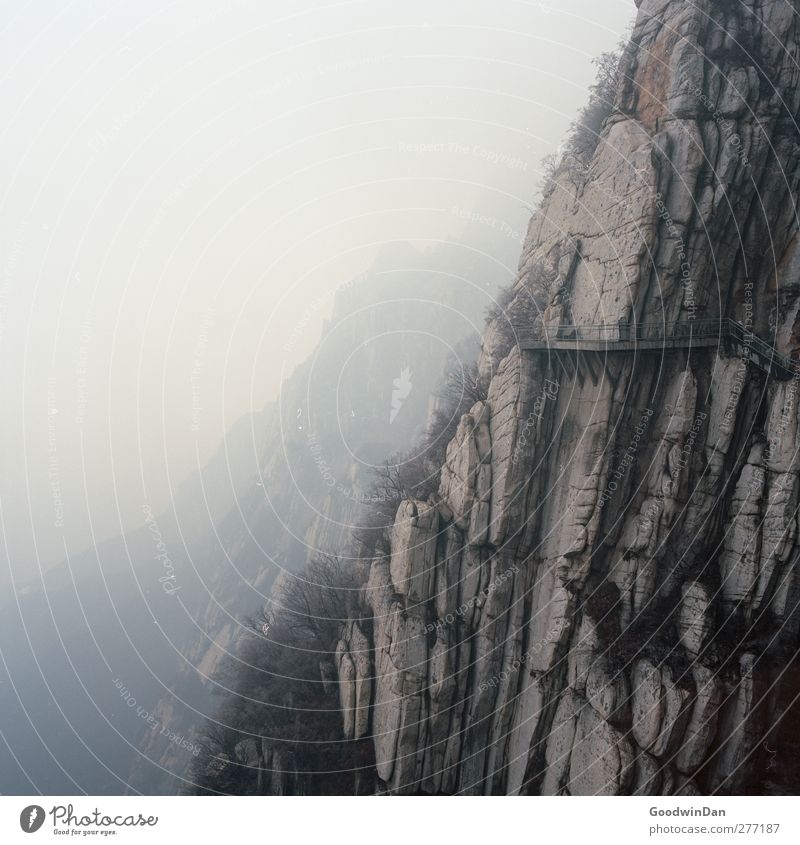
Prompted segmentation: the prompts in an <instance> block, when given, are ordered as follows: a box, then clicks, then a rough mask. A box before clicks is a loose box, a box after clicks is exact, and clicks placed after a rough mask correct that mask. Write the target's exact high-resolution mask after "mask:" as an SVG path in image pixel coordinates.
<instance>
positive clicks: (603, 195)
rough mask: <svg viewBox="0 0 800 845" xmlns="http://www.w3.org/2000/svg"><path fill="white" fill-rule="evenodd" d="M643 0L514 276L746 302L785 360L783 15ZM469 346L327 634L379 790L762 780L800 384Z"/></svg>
mask: <svg viewBox="0 0 800 845" xmlns="http://www.w3.org/2000/svg"><path fill="white" fill-rule="evenodd" d="M637 5H638V6H639V13H638V17H637V22H636V25H635V29H634V32H633V36H632V40H631V42H630V45H629V47H628V48H627V50H626V52H625V54H624V58H623V65H622V81H621V84H620V87H619V90H618V94H617V101H616V104H615V108H614V111H613V113H612V115H611V117H610V118H609V119H608V121H607V123H606V125H605V127H604V130H603V132H602V136H601V138H600V140H599V144H598V146H597V150H596V152H595V153H594V156H593V157H592V159H591V161H589V162H588V164H587V163H583V164H582V163H578V162H569V161H567V162H565V163H564V164H563V165H562V167H561V168H560V170H559V173H558V174H557V177H556V180H555V185H554V187H553V189H552V190H551V192H550V193H549V195H548V196H547V197H546V199H545V201H544V203H543V205H542V207H541V209H540V211H539V212H538V213H537V214H536V215H535V216H534V217H533V219H532V220H531V223H530V228H529V232H528V238H527V241H526V243H525V246H524V250H523V254H522V258H521V261H520V270H519V276H518V279H517V282H516V291H517V295H518V296H527V297H532V299H533V301H535V302H537V303H542V304H546V303H548V302H551V301H553V300H554V297H556V295H557V294H558V295H559V296H562V295H563V292H564V291H567V292H568V294H567V295H568V299H569V303H568V304H569V308H568V310H567V309H562V311H561V312H560V313H562V314H563V313H567V312H568V313H569V314H570V315H571V319H572V320H573V321H574V323H575V324H576V325H579V326H580V325H592V324H597V323H606V324H616V323H617V321H619V320H620V319H624V320H628V321H634V320H636V321H644V322H648V323H663V324H664V325H665V326H669V325H670V324H672V323H674V322H675V321H678V320H692V319H701V318H717V317H732V318H734V319H736V320H738V321H740V322H742V323H743V324H744V325H745V327H746V328H748V329H750V330H752V331H754V332H756V333H757V334H758V335H760V336H761V337H764V338H766V339H768V340H769V342H770V343H772V344H773V345H775V346H776V347H777V348H778V350H779V351H780V352H781V353H782V354H786V355H788V354H791V353H793V352H794V351H795V349H796V347H797V345H798V341H797V338H798V328H800V322H799V321H798V320H797V314H798V307H799V306H800V298H799V297H800V275H799V274H798V269H800V268H798V226H797V219H796V208H795V204H796V200H797V192H798V173H800V170H799V169H798V168H799V167H800V134H799V133H798V129H797V118H798V113H799V112H800V84H798V83H800V63H798V59H800V42H799V40H798V32H797V25H798V14H797V13H798V10H797V9H796V8H794V7H793V4H791V3H762V2H756V0H743V2H741V3H727V2H711V0H696V2H691V3H690V2H683V0H642V2H640V3H638V4H637ZM559 292H562V293H559ZM542 318H543V319H545V320H546V319H547V315H546V314H542ZM561 319H562V320H563V317H562V318H561ZM481 366H482V371H483V372H484V373H485V374H486V376H487V378H488V377H491V382H490V387H489V391H488V397H487V399H486V401H485V402H479V403H477V404H476V405H475V406H474V407H473V408H472V409H471V411H470V412H469V413H468V414H465V415H464V417H463V418H462V419H461V421H460V423H459V426H458V431H457V433H456V436H455V438H454V439H453V441H452V442H451V443H450V445H449V448H448V450H447V458H446V464H445V466H444V467H443V469H442V476H441V477H442V481H441V488H440V491H439V496H438V497H432V499H431V500H430V501H425V502H423V501H405V502H403V503H402V505H401V506H400V508H399V509H398V513H397V520H396V523H395V526H394V528H393V530H392V531H391V537H390V540H391V554H390V555H388V556H384V557H380V558H379V559H376V560H374V561H373V562H372V563H371V570H370V576H369V580H368V582H367V583H366V584H365V586H364V593H365V598H366V600H367V601H368V602H369V606H370V607H371V612H372V620H371V625H370V626H369V630H371V631H372V632H373V633H372V636H371V639H369V638H368V637H366V636H365V634H364V630H365V629H364V628H363V627H362V626H361V625H360V624H359V621H358V620H351V622H350V623H349V624H348V626H346V628H345V629H344V630H343V631H342V637H341V641H340V643H339V646H338V649H337V662H338V667H339V677H340V689H341V703H342V708H343V714H344V715H343V719H344V730H345V734H346V736H347V737H348V738H351V737H352V738H363V737H371V738H372V742H373V743H374V748H375V756H376V761H377V779H378V788H379V789H380V790H386V791H390V792H393V793H417V792H422V793H433V794H437V793H461V794H496V793H511V794H518V793H526V794H528V793H535V794H573V795H594V794H629V793H639V794H677V793H681V794H694V793H697V792H702V793H709V792H714V791H721V792H735V791H741V790H743V789H746V788H750V786H749V784H751V783H752V781H753V778H755V777H757V773H758V770H759V767H762V766H763V763H764V761H763V755H764V753H765V751H764V747H765V740H766V738H767V736H768V732H769V730H770V729H771V727H772V726H773V725H774V723H775V720H776V718H777V715H778V713H777V709H776V708H777V701H778V700H779V698H780V689H781V683H782V678H783V675H784V674H785V670H786V668H787V666H788V664H789V662H790V661H791V660H792V659H793V656H794V654H795V651H796V649H797V646H798V613H797V605H798V601H799V600H800V582H799V581H798V558H799V557H800V549H799V548H798V543H797V528H798V526H797V505H798V437H797V426H798V402H797V393H798V383H797V381H789V382H780V381H777V380H776V379H775V378H771V377H768V376H767V375H766V374H765V373H763V372H762V371H760V370H758V369H756V368H755V367H754V366H753V365H751V364H750V363H749V362H748V361H747V359H741V358H732V357H728V356H727V354H726V351H725V350H724V349H722V348H720V349H713V348H712V349H694V350H668V351H665V352H664V353H663V354H662V353H653V352H650V353H645V352H637V353H636V354H633V353H628V354H621V353H609V354H607V355H605V354H598V355H596V356H594V357H593V359H592V362H591V367H590V370H591V371H590V372H576V371H575V370H572V369H570V368H568V367H565V366H564V363H563V359H560V358H559V357H558V356H556V355H554V354H548V353H547V352H541V351H539V352H520V350H519V349H517V348H516V347H512V348H511V349H510V351H509V350H508V348H504V344H503V340H502V333H501V332H500V331H499V330H498V329H497V327H496V326H494V325H491V324H490V325H489V326H488V327H487V331H486V334H485V336H484V341H483V353H482V362H481Z"/></svg>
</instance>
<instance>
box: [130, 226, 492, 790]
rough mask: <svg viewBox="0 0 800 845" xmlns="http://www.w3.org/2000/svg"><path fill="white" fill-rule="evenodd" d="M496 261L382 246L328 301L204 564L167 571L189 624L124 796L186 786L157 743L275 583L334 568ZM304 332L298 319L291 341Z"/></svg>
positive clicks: (206, 699) (207, 684)
mask: <svg viewBox="0 0 800 845" xmlns="http://www.w3.org/2000/svg"><path fill="white" fill-rule="evenodd" d="M500 252H501V251H500V250H495V254H494V255H493V256H492V255H490V254H488V253H487V254H486V255H484V256H483V257H482V258H481V259H480V260H478V261H476V260H475V259H474V257H473V256H472V255H471V254H470V255H466V254H465V251H464V250H463V248H461V247H459V246H457V245H455V244H451V245H441V246H439V247H438V248H437V249H435V250H424V251H420V250H418V249H416V248H414V247H412V246H411V245H409V244H403V243H398V244H389V245H387V246H386V247H385V248H384V249H383V250H382V252H381V253H380V255H379V256H378V258H377V259H376V262H375V264H374V266H373V267H372V268H371V269H370V271H369V272H368V273H365V274H364V275H363V277H360V278H358V279H355V280H353V281H352V282H350V283H348V284H347V285H345V286H343V287H342V288H341V289H340V290H339V291H338V292H337V294H336V298H335V302H334V306H333V310H332V313H331V315H330V318H329V320H328V322H327V324H326V325H325V327H324V330H323V334H322V339H321V340H320V342H319V344H318V346H317V347H316V348H315V350H314V352H313V353H312V354H311V355H310V356H309V358H308V359H307V360H306V361H304V362H303V363H302V364H301V365H299V366H298V367H297V369H296V370H295V372H293V373H292V374H291V375H290V377H289V378H288V379H287V380H286V381H285V382H284V384H283V386H282V390H281V395H280V397H279V398H278V400H277V401H275V402H274V403H272V404H271V405H270V406H269V407H268V408H266V409H265V411H264V412H263V414H262V422H263V427H262V433H261V437H262V441H261V443H260V444H259V455H260V457H259V461H258V465H257V467H256V466H254V467H253V469H254V470H256V469H257V472H255V473H254V474H253V476H252V477H251V478H250V479H249V481H248V483H247V484H243V485H242V486H241V487H240V489H239V491H238V496H237V498H236V501H235V505H234V507H233V508H232V509H231V510H230V512H229V513H228V514H227V515H226V516H225V517H224V518H222V519H220V520H219V521H218V522H217V524H216V526H215V532H214V538H213V542H212V543H211V546H212V548H211V550H210V552H207V553H206V554H204V555H203V557H202V559H201V560H199V561H198V563H199V565H196V564H195V563H193V562H192V561H189V563H187V565H186V566H185V567H182V568H181V570H180V571H179V572H178V576H177V577H178V581H179V583H181V584H184V583H185V582H186V581H187V580H188V579H190V578H193V579H194V580H195V581H197V582H198V584H197V590H198V592H199V593H200V595H199V598H198V599H197V600H196V602H195V603H194V604H193V605H192V606H191V608H190V612H191V614H192V617H193V619H194V622H195V624H194V626H193V627H192V629H190V630H189V631H188V632H184V636H183V637H182V638H181V639H180V640H177V639H176V642H175V645H176V647H177V648H179V649H180V654H179V655H178V659H177V660H176V661H175V662H177V663H178V667H177V670H175V671H174V673H173V675H172V676H168V675H166V673H165V675H166V677H165V685H164V686H165V688H164V690H163V693H162V695H161V696H160V698H159V700H158V701H157V703H156V704H155V705H154V707H153V708H152V715H153V717H154V719H155V720H156V722H157V723H158V724H159V725H162V726H164V728H165V730H164V731H152V730H147V731H146V732H145V733H144V735H143V737H142V740H141V742H140V744H139V752H140V755H139V756H138V757H137V759H136V761H135V763H134V766H133V770H132V774H131V777H130V782H131V784H132V786H133V788H135V789H137V790H141V791H145V792H153V791H155V792H174V791H176V790H178V789H180V788H181V787H182V786H185V785H186V783H187V780H186V778H185V773H186V772H187V770H188V769H189V765H190V763H191V761H192V759H193V758H192V749H191V748H189V749H187V748H186V747H185V745H183V744H180V743H176V742H174V741H172V740H171V736H172V735H178V736H181V737H189V736H191V734H192V729H193V727H195V726H196V725H197V724H198V722H199V721H201V720H202V719H201V718H199V717H198V715H200V716H202V715H206V714H209V715H210V714H211V713H213V711H214V707H215V703H214V702H215V699H213V698H212V693H214V692H215V691H218V690H219V685H218V684H217V682H216V681H215V680H214V675H215V672H216V670H217V668H218V665H219V663H220V661H221V660H224V658H225V657H226V656H227V655H230V654H233V653H235V652H236V650H237V647H238V646H237V641H238V638H239V636H240V634H241V633H242V632H244V631H245V630H247V620H248V617H251V616H253V615H255V614H256V613H257V611H258V610H259V608H261V607H263V605H264V601H265V598H266V597H267V596H269V594H270V590H271V588H272V586H273V583H274V582H275V581H276V579H279V578H280V577H281V575H282V574H284V576H285V574H287V573H297V572H299V571H300V570H301V569H302V568H303V567H304V566H305V564H306V563H307V562H308V561H309V560H311V559H313V558H314V557H315V556H317V555H320V554H324V553H329V552H334V551H335V552H337V553H340V554H342V555H343V556H347V554H348V552H347V549H348V547H349V545H350V542H351V539H350V537H351V533H352V531H353V529H354V527H355V526H357V525H358V524H359V514H360V512H361V510H362V508H363V506H364V504H365V502H366V501H367V497H368V493H369V486H370V481H371V478H372V472H373V468H374V467H375V466H376V465H380V463H381V462H383V461H385V460H386V459H387V458H388V457H389V456H390V455H391V454H392V453H393V452H396V451H397V450H399V449H401V448H405V447H407V445H408V443H409V442H411V441H412V440H413V439H414V437H415V436H416V434H417V433H418V432H419V431H420V429H421V428H422V426H423V425H424V422H425V419H426V415H427V413H428V409H429V405H430V402H431V394H432V392H433V391H434V389H435V388H436V386H437V383H438V381H439V379H440V378H441V374H442V372H443V370H444V369H445V366H446V364H445V362H446V361H447V360H448V359H450V358H451V357H452V355H453V353H454V352H457V351H458V350H459V349H461V355H462V356H465V357H467V358H469V357H471V356H472V357H474V355H475V353H476V351H477V349H478V342H477V338H478V335H477V332H476V331H475V326H476V325H478V324H479V323H480V321H481V320H482V314H483V312H484V311H485V309H486V307H487V304H488V303H490V302H491V295H490V293H489V291H488V290H487V289H486V286H487V285H488V283H487V279H492V278H493V276H494V275H495V274H496V273H497V266H498V261H502V258H503V256H502V255H501V254H498V253H500ZM465 281H468V282H469V284H468V295H467V298H466V299H465V298H464V287H465V285H464V283H465ZM492 284H493V283H492ZM307 322H308V320H307V317H306V316H304V315H302V314H301V315H298V327H299V328H298V331H301V330H303V327H304V326H305V325H306V323H307ZM462 345H463V346H464V347H465V348H461V346H462ZM253 448H256V447H255V445H253ZM224 686H225V685H224V684H223V687H224Z"/></svg>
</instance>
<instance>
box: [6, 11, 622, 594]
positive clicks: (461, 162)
mask: <svg viewBox="0 0 800 845" xmlns="http://www.w3.org/2000/svg"><path fill="white" fill-rule="evenodd" d="M3 5H4V15H3V20H2V31H3V49H2V51H0V79H1V82H0V103H2V111H3V114H4V118H5V119H4V121H3V124H4V125H3V128H2V137H3V160H4V162H5V163H6V166H5V167H4V174H3V178H2V181H3V186H2V199H1V200H0V214H1V215H2V225H1V229H2V235H1V237H2V254H3V261H2V283H1V285H2V286H1V287H0V314H1V315H2V324H1V329H0V330H1V331H2V336H1V342H2V350H3V355H2V364H1V365H0V366H1V367H2V396H3V413H2V429H1V430H0V437H1V438H2V443H3V456H4V460H3V471H2V473H1V474H0V490H2V519H3V526H2V530H3V535H4V539H5V552H6V554H7V556H8V558H9V563H10V564H11V567H12V569H13V572H14V578H15V580H18V581H20V582H25V581H28V580H30V579H34V580H35V578H36V576H37V573H38V566H39V564H40V563H41V564H42V565H48V564H52V563H54V562H56V561H58V560H60V559H62V558H63V557H64V555H65V550H66V551H69V552H70V553H74V552H76V551H79V550H80V549H83V548H84V547H87V546H90V545H92V544H93V543H94V542H95V541H96V540H97V539H100V538H103V537H107V536H111V535H114V534H118V533H120V532H121V531H122V530H124V529H127V528H129V527H131V526H135V525H137V524H141V522H142V521H143V517H142V513H143V510H142V509H143V504H145V503H146V504H148V505H149V506H150V507H152V509H153V510H154V511H156V512H158V511H159V510H161V509H163V508H164V507H165V506H167V505H168V503H169V501H170V496H171V492H172V491H173V490H174V489H175V487H176V485H177V484H178V483H179V482H180V481H181V480H182V479H183V478H184V477H186V476H187V475H188V474H189V473H190V472H191V471H193V470H194V469H196V468H197V467H198V466H199V465H201V464H202V463H203V462H204V461H205V460H206V459H207V458H208V457H209V455H210V454H212V453H213V452H214V450H215V449H216V448H217V447H218V446H219V443H220V439H221V437H222V435H223V433H224V432H225V431H226V430H227V429H228V428H229V427H230V426H231V425H232V424H233V422H234V421H236V420H237V419H239V418H241V417H242V416H243V415H246V414H249V413H251V412H253V411H257V410H259V409H261V408H262V407H263V405H264V403H265V402H266V401H268V400H269V399H271V398H273V397H274V396H275V395H276V392H277V389H278V387H279V385H280V384H281V381H282V380H283V378H284V377H285V376H286V374H287V373H289V372H291V370H292V368H293V367H294V366H295V365H296V364H297V362H299V361H300V360H302V359H303V357H304V356H306V355H307V354H308V352H309V351H310V350H311V349H312V348H313V346H314V344H315V343H316V342H317V340H318V339H319V334H320V329H321V326H322V323H323V320H324V319H325V318H326V316H328V314H329V312H330V309H331V305H332V301H333V294H334V292H335V291H336V289H337V288H339V287H341V286H342V285H346V284H347V283H348V282H349V280H350V279H352V278H353V277H354V276H357V275H358V274H359V273H360V272H362V271H363V270H364V269H365V268H367V267H368V266H369V265H370V262H371V261H372V259H373V258H374V256H375V255H376V253H377V251H378V250H379V248H380V247H381V245H383V244H386V243H387V242H390V241H396V240H408V241H412V242H417V243H419V244H423V245H424V244H432V243H434V242H436V241H438V240H442V239H444V240H447V239H451V238H453V237H454V236H458V235H459V234H460V233H461V232H462V231H463V230H464V229H465V227H466V226H467V224H468V223H470V222H471V224H472V229H473V231H475V233H476V234H475V239H476V241H477V239H479V238H480V237H483V243H477V242H476V244H475V245H476V248H479V249H486V248H487V244H491V243H492V242H495V243H497V242H498V241H502V240H503V239H511V240H512V241H513V242H514V248H513V249H511V250H510V251H509V252H508V254H510V255H515V254H516V252H517V247H518V245H519V241H520V239H521V238H522V236H523V234H524V228H525V226H526V225H527V220H528V217H529V211H528V208H527V206H529V205H530V204H531V203H532V202H533V201H534V197H535V195H536V192H537V184H538V182H539V178H540V175H539V171H538V167H539V162H540V160H541V159H542V157H543V156H545V155H546V154H548V153H551V152H553V151H554V150H555V149H556V148H557V145H558V143H559V141H560V139H561V138H562V136H563V135H564V132H565V130H566V129H567V127H568V125H569V123H570V121H572V120H573V119H574V117H575V114H576V111H577V109H578V108H579V107H580V105H581V104H582V102H583V101H584V100H585V98H586V91H587V85H588V84H589V83H590V82H591V80H592V77H593V69H592V65H591V60H592V58H593V57H594V56H596V55H597V54H598V53H600V52H602V51H603V50H606V49H609V48H611V47H612V46H613V45H614V44H615V43H616V42H617V41H618V39H619V37H620V35H621V34H622V32H623V30H624V29H625V27H626V25H627V23H628V22H629V20H630V18H631V16H632V13H633V11H634V8H633V3H632V2H631V0H620V2H606V3H603V4H597V3H594V2H589V1H588V0H568V1H567V2H560V3H557V4H556V3H546V2H542V3H537V2H509V1H508V0H503V2H499V3H498V2H488V0H469V2H458V3H454V2H431V0H425V2H404V3H398V2H375V0H369V2H314V3H309V2H304V1H303V2H297V0H292V2H274V0H273V2H269V3H257V2H236V1H234V2H229V3H222V4H219V3H212V2H198V1H197V0H192V2H176V3H169V4H164V3H161V2H141V3H136V4H110V5H109V4H105V3H98V2H76V3H69V4H66V3H63V4H46V5H42V4H25V5H18V4H11V3H4V4H3ZM489 248H491V247H489ZM513 269H514V268H513V267H511V266H509V267H508V272H507V274H506V278H499V279H491V280H489V279H487V285H488V284H489V283H491V284H492V285H495V284H497V283H500V282H505V281H507V278H510V276H511V275H512V273H513ZM257 447H258V444H257V443H254V447H253V449H254V454H255V452H256V451H257ZM3 569H6V567H5V566H4V567H3ZM7 574H8V572H7V569H6V572H4V577H5V575H7Z"/></svg>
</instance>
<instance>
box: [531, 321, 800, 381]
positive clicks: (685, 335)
mask: <svg viewBox="0 0 800 845" xmlns="http://www.w3.org/2000/svg"><path fill="white" fill-rule="evenodd" d="M515 331H516V336H517V338H518V344H519V347H520V349H526V350H550V351H552V352H555V353H556V354H558V353H560V352H562V351H567V352H568V353H575V355H574V360H573V356H572V355H571V354H567V355H566V356H563V361H564V364H565V365H566V367H567V369H568V371H570V372H571V373H573V374H574V375H576V376H578V378H579V379H580V381H581V383H583V380H584V373H583V365H585V369H586V370H587V371H588V374H589V376H590V378H591V379H592V381H593V382H594V383H595V384H596V383H597V378H598V374H597V370H596V368H595V366H594V365H593V363H592V360H591V358H592V356H581V354H580V353H585V352H590V353H597V352H602V353H610V352H634V353H635V352H641V351H650V350H655V351H662V350H665V349H691V348H699V347H714V346H718V347H720V350H721V352H722V353H723V354H724V355H726V356H739V357H741V358H743V359H746V360H749V361H751V362H752V363H753V364H755V366H757V367H758V368H759V369H761V370H763V371H764V372H765V373H766V374H767V375H772V376H774V377H775V378H777V379H779V380H781V381H786V380H788V379H791V378H794V377H800V363H798V362H795V361H794V360H792V359H790V358H787V357H786V356H785V355H781V354H780V353H779V352H778V351H777V350H776V349H775V348H774V347H772V346H770V345H769V344H768V343H767V342H766V341H764V340H762V339H761V338H759V337H756V336H755V335H754V334H753V333H752V332H749V331H748V330H747V329H746V328H745V327H744V326H743V325H742V324H741V323H737V322H736V321H734V320H731V319H730V318H728V317H725V318H721V319H710V320H686V321H684V322H678V323H673V324H672V325H671V326H668V325H666V324H664V323H634V324H630V323H627V322H625V321H620V322H619V323H616V324H609V323H601V324H598V325H594V326H572V325H550V326H547V325H546V326H543V327H541V329H540V330H539V332H538V334H537V333H536V332H535V330H533V329H531V328H530V327H520V326H516V327H515ZM559 357H562V356H560V355H559Z"/></svg>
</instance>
